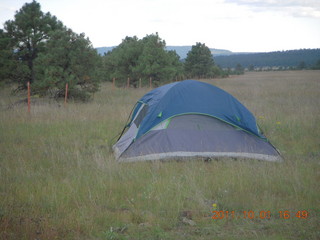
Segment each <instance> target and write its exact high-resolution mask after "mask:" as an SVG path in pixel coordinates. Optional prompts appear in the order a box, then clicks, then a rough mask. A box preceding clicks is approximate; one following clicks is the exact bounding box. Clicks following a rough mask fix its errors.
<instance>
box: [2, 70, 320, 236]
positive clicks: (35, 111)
mask: <svg viewBox="0 0 320 240" xmlns="http://www.w3.org/2000/svg"><path fill="white" fill-rule="evenodd" d="M203 81H206V82H209V83H211V84H214V85H216V86H218V87H221V88H222V89H224V90H226V91H228V92H229V93H231V94H232V95H234V96H235V97H236V98H237V99H238V100H239V101H240V102H242V103H243V104H244V105H245V106H246V107H247V108H248V109H249V110H250V111H251V112H252V113H253V114H254V115H255V116H256V118H257V121H258V123H259V125H260V126H261V128H262V129H263V131H264V133H265V135H266V136H267V137H268V138H269V139H270V140H271V142H272V143H273V144H274V145H275V146H276V147H277V148H278V149H279V150H280V152H281V154H282V156H283V158H284V162H282V163H270V162H263V161H255V160H234V159H218V160H214V161H211V162H202V161H188V162H165V163H163V162H140V163H121V164H119V163H117V162H116V160H115V159H114V157H113V154H112V151H111V146H112V144H113V143H115V141H116V139H117V135H118V134H119V133H120V132H121V130H122V127H123V125H124V124H125V122H126V120H127V118H128V114H129V113H130V111H131V109H132V107H133V106H134V104H135V102H136V101H137V100H138V99H139V98H140V97H141V96H143V94H145V93H146V92H147V91H149V89H148V88H143V89H113V88H112V85H111V84H109V83H104V84H102V87H101V91H100V92H98V93H97V94H95V96H94V99H93V100H92V101H91V102H90V103H86V104H82V103H76V102H72V101H69V103H68V104H67V105H66V106H64V104H63V102H62V103H57V102H56V101H50V100H46V99H33V100H32V105H31V112H30V113H28V111H27V105H26V103H25V102H24V101H20V100H23V99H25V96H24V95H23V94H21V95H19V96H12V95H10V89H9V88H8V87H3V88H2V89H1V90H0V106H1V108H0V109H1V110H0V111H1V112H0V152H1V154H0V182H1V184H0V239H319V238H320V230H319V229H320V219H319V213H320V207H319V206H320V200H319V199H320V191H319V190H320V189H319V181H320V162H319V159H320V142H319V136H320V124H319V123H320V108H319V105H320V98H319V96H320V71H283V72H250V73H246V74H244V75H241V76H232V77H230V78H225V79H213V80H203Z"/></svg>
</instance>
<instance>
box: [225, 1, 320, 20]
mask: <svg viewBox="0 0 320 240" xmlns="http://www.w3.org/2000/svg"><path fill="white" fill-rule="evenodd" d="M225 2H226V3H233V4H237V5H240V6H246V7H249V8H251V9H252V10H253V11H257V12H261V11H263V12H266V11H273V12H278V13H281V14H282V15H289V16H293V17H310V18H320V1H319V0H225Z"/></svg>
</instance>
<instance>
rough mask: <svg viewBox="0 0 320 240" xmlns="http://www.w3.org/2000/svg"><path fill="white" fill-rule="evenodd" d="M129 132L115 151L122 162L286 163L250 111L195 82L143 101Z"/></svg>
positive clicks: (150, 95) (164, 89) (177, 84)
mask: <svg viewBox="0 0 320 240" xmlns="http://www.w3.org/2000/svg"><path fill="white" fill-rule="evenodd" d="M126 127H127V128H128V129H127V131H126V132H125V133H124V134H123V135H122V136H120V138H119V139H118V141H117V143H116V144H115V145H114V146H113V150H114V154H115V156H116V158H117V159H118V161H121V162H132V161H144V160H164V159H176V158H178V159H181V158H183V159H184V158H194V157H205V158H215V157H234V158H252V159H259V160H267V161H281V157H280V155H279V152H278V151H277V150H276V149H275V147H274V146H273V145H272V144H271V143H270V142H269V141H268V139H267V138H266V137H265V136H264V135H263V134H262V133H261V132H260V130H259V128H258V126H257V124H256V120H255V117H254V116H253V115H252V113H251V112H250V111H249V110H248V109H247V108H246V107H244V106H243V105H242V104H241V103H240V102H239V101H238V100H237V99H235V98H234V97H233V96H232V95H230V94H229V93H227V92H225V91H224V90H222V89H220V88H218V87H215V86H213V85H210V84H208V83H204V82H199V81H195V80H185V81H181V82H175V83H171V84H167V85H164V86H161V87H158V88H156V89H153V90H152V91H150V92H149V93H147V94H146V95H144V96H143V97H142V98H141V99H140V100H139V101H138V102H137V103H136V106H135V108H134V109H133V113H132V116H131V120H130V122H129V123H128V124H127V125H126Z"/></svg>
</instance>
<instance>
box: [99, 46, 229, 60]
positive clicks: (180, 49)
mask: <svg viewBox="0 0 320 240" xmlns="http://www.w3.org/2000/svg"><path fill="white" fill-rule="evenodd" d="M113 48H115V47H99V48H96V50H97V51H98V53H99V54H100V55H103V54H104V53H107V52H109V51H112V49H113ZM191 48H192V46H167V47H166V49H167V50H168V51H171V50H175V51H176V53H177V54H178V55H179V56H180V58H181V59H184V58H186V57H187V54H188V52H189V51H190V50H191ZM210 51H211V53H212V55H213V56H220V55H230V54H234V53H233V52H231V51H229V50H224V49H216V48H210Z"/></svg>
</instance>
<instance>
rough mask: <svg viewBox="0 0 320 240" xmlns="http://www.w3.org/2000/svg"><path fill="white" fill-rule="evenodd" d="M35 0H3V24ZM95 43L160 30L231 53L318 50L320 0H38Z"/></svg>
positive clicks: (171, 41)
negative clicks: (27, 3) (26, 4)
mask: <svg viewBox="0 0 320 240" xmlns="http://www.w3.org/2000/svg"><path fill="white" fill-rule="evenodd" d="M26 2H29V3H30V2H31V0H0V26H1V27H0V28H3V24H4V22H5V21H7V20H13V19H14V15H15V12H16V11H18V10H19V9H20V8H21V7H22V6H23V5H24V4H25V3H26ZM37 2H39V3H40V5H41V10H42V11H43V12H44V13H47V12H50V13H51V14H52V15H55V16H56V17H57V18H58V19H59V20H60V21H62V22H63V24H64V25H65V26H67V27H68V28H71V29H72V30H73V31H74V32H76V33H85V35H86V36H87V37H89V39H90V41H91V43H92V44H93V46H94V47H104V46H108V47H109V46H117V45H119V44H120V43H121V42H122V39H124V38H125V37H126V36H131V37H132V36H137V37H138V38H139V39H141V38H143V37H145V36H146V35H147V34H152V33H156V32H158V34H159V36H160V38H161V39H163V40H165V42H166V44H167V46H186V45H190V46H191V45H195V44H196V43H197V42H200V43H204V44H205V45H206V46H208V47H210V48H217V49H226V50H230V51H233V52H271V51H283V50H292V49H303V48H320V0H37Z"/></svg>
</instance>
